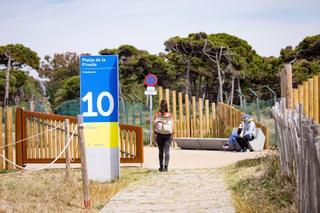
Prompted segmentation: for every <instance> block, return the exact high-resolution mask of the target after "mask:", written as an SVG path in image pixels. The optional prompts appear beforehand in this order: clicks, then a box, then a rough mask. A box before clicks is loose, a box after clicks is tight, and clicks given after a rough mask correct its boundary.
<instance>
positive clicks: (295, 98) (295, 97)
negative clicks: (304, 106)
mask: <svg viewBox="0 0 320 213" xmlns="http://www.w3.org/2000/svg"><path fill="white" fill-rule="evenodd" d="M298 103H299V91H298V89H293V108H294V109H295V108H296V107H297V105H298Z"/></svg>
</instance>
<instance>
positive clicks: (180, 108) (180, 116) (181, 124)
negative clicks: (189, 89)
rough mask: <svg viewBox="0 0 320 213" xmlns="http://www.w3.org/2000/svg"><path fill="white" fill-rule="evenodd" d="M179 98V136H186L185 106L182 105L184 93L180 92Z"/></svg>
mask: <svg viewBox="0 0 320 213" xmlns="http://www.w3.org/2000/svg"><path fill="white" fill-rule="evenodd" d="M178 99H179V136H180V137H184V135H183V106H182V93H181V92H179V93H178Z"/></svg>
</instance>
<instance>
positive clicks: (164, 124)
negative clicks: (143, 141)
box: [154, 113, 173, 135]
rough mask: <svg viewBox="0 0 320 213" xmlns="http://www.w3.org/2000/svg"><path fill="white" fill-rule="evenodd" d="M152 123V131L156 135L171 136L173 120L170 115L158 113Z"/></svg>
mask: <svg viewBox="0 0 320 213" xmlns="http://www.w3.org/2000/svg"><path fill="white" fill-rule="evenodd" d="M154 123H155V129H154V131H155V132H156V133H159V134H164V135H168V134H172V132H173V118H172V115H171V113H165V114H164V115H161V113H158V114H157V115H156V118H155V120H154Z"/></svg>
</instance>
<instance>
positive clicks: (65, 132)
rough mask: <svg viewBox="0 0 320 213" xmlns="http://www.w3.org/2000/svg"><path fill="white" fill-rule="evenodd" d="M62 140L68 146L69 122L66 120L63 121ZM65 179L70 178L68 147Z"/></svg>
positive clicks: (67, 150)
mask: <svg viewBox="0 0 320 213" xmlns="http://www.w3.org/2000/svg"><path fill="white" fill-rule="evenodd" d="M64 135H65V136H64V140H65V145H67V144H68V142H69V139H70V121H69V119H66V120H65V121H64ZM65 153H66V179H69V178H70V155H69V146H67V148H66V150H65Z"/></svg>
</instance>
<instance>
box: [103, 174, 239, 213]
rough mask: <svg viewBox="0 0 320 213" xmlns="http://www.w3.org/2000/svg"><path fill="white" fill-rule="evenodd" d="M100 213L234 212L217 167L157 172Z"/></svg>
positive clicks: (128, 189) (119, 194) (111, 202)
mask: <svg viewBox="0 0 320 213" xmlns="http://www.w3.org/2000/svg"><path fill="white" fill-rule="evenodd" d="M101 212H106V213H109V212H192V213H193V212H221V213H228V212H235V209H234V207H233V205H232V202H231V199H230V195H229V193H228V192H227V191H226V189H225V185H224V181H223V178H222V175H220V174H218V172H217V171H216V170H215V169H188V170H182V169H175V170H173V171H169V172H167V173H165V172H162V173H160V172H155V173H153V174H151V175H149V176H147V177H145V178H143V179H142V180H141V181H139V182H138V183H135V184H132V185H130V186H129V187H128V188H126V189H125V190H123V191H122V192H120V193H118V194H117V195H116V196H114V197H113V198H112V199H111V200H110V201H109V202H108V203H107V205H106V206H105V207H104V208H103V209H102V211H101Z"/></svg>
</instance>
